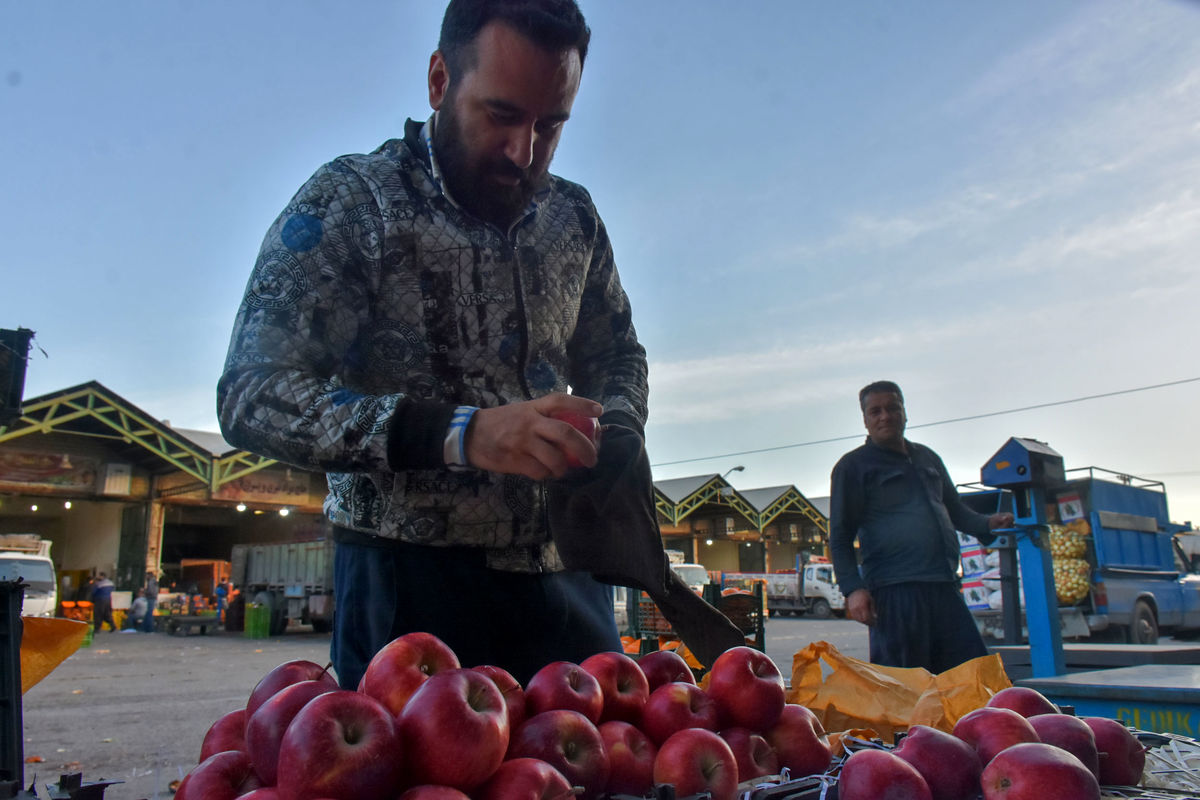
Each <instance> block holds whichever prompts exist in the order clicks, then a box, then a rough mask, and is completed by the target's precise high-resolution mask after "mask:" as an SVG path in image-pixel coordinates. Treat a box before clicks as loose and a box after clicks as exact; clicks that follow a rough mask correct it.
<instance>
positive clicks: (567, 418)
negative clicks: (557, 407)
mask: <svg viewBox="0 0 1200 800" xmlns="http://www.w3.org/2000/svg"><path fill="white" fill-rule="evenodd" d="M550 416H551V417H553V418H554V419H557V420H560V421H562V422H565V423H567V424H568V425H570V426H571V427H572V428H574V429H575V430H577V431H579V432H580V433H582V434H583V435H584V438H586V439H587V440H588V441H589V442H591V443H592V446H593V447H599V446H600V420H599V419H598V418H597V417H589V416H587V415H586V414H577V413H575V412H574V411H555V412H554V413H553V414H551V415H550ZM567 466H568V467H582V466H583V462H582V461H580V460H579V459H578V458H576V457H575V456H574V455H572V454H571V453H569V452H568V453H567Z"/></svg>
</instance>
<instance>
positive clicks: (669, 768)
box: [654, 728, 738, 800]
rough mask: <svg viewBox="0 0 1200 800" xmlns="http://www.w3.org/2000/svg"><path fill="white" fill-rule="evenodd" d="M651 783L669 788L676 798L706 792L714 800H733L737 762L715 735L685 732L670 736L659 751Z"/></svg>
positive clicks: (725, 745)
mask: <svg viewBox="0 0 1200 800" xmlns="http://www.w3.org/2000/svg"><path fill="white" fill-rule="evenodd" d="M654 782H655V783H669V784H672V785H673V786H674V787H675V794H676V795H677V796H679V797H686V796H687V795H691V794H700V793H702V792H708V793H709V794H711V795H712V798H713V800H734V798H735V797H736V796H737V785H738V772H737V761H736V760H735V759H734V757H733V751H732V750H730V749H729V745H728V744H726V743H725V740H724V739H722V738H721V737H720V736H718V735H717V734H716V733H714V732H712V731H710V730H705V729H703V728H686V729H684V730H681V731H678V732H676V733H674V734H672V735H671V738H669V739H667V740H666V741H665V742H663V745H662V747H660V748H658V755H657V756H656V757H655V758H654Z"/></svg>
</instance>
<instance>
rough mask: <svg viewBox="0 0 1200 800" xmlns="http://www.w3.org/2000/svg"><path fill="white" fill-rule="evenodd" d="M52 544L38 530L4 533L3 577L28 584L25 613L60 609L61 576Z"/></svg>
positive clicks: (0, 543)
mask: <svg viewBox="0 0 1200 800" xmlns="http://www.w3.org/2000/svg"><path fill="white" fill-rule="evenodd" d="M50 544H51V542H50V541H49V540H47V539H43V538H42V537H41V536H38V535H37V534H36V533H6V534H3V535H0V581H8V582H10V583H15V582H16V581H17V580H20V582H21V583H23V584H25V596H24V600H23V601H22V603H21V616H23V617H53V616H54V614H55V613H56V611H57V610H58V577H57V576H56V575H55V572H54V562H53V561H51V560H50Z"/></svg>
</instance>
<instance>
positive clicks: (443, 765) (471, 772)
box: [396, 669, 509, 792]
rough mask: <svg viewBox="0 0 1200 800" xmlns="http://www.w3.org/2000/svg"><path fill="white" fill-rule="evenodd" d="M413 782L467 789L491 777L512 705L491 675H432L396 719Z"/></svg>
mask: <svg viewBox="0 0 1200 800" xmlns="http://www.w3.org/2000/svg"><path fill="white" fill-rule="evenodd" d="M396 727H397V730H398V732H399V734H400V744H401V747H402V750H403V752H404V753H408V754H411V755H412V756H413V757H412V758H409V759H408V769H407V772H406V775H405V777H406V778H407V779H408V781H409V782H410V783H413V784H421V783H431V784H436V785H438V786H453V787H454V788H455V789H461V790H462V791H464V792H467V791H470V790H471V789H474V788H475V787H476V786H478V785H479V784H481V783H483V782H484V781H485V780H487V779H488V777H490V776H491V774H492V773H493V772H495V771H496V768H497V767H499V766H500V762H501V761H503V760H504V753H505V751H506V750H507V749H508V737H509V731H508V709H507V708H506V707H505V705H504V696H503V695H501V694H500V689H499V688H498V687H497V686H496V684H495V683H494V682H493V681H492V679H491V678H489V677H488V676H487V675H484V674H483V673H482V672H476V671H475V670H473V669H451V670H445V671H443V672H439V673H437V674H436V675H432V676H430V678H429V680H427V681H425V683H423V684H421V686H420V688H418V689H417V691H415V692H413V696H412V697H410V698H409V700H408V702H407V703H406V704H405V705H404V710H403V711H401V712H400V716H399V717H397V718H396Z"/></svg>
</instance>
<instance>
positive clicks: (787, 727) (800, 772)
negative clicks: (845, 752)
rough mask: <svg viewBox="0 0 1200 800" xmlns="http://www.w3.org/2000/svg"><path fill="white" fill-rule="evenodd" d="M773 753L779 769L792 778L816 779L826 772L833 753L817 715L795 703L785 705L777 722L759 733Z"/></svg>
mask: <svg viewBox="0 0 1200 800" xmlns="http://www.w3.org/2000/svg"><path fill="white" fill-rule="evenodd" d="M763 738H764V739H766V740H767V743H768V744H769V745H771V748H772V749H773V750H774V751H775V756H776V758H777V759H778V760H779V766H780V767H781V768H782V767H787V768H788V771H790V772H791V774H792V777H793V778H800V777H803V776H805V775H818V774H820V773H822V772H824V771H825V770H827V769H828V768H829V764H830V762H832V761H833V749H832V748H831V747H830V746H829V739H828V738H826V736H825V728H824V726H822V725H821V721H820V720H819V719H817V715H816V714H814V713H813V712H812V711H810V710H809V709H807V708H805V707H804V706H801V705H796V704H795V703H787V704H786V705H784V707H783V713H782V714H780V715H779V721H778V722H776V723H775V724H774V725H773V726H772V727H771V728H770V729H769V730H767V731H766V732H764V733H763Z"/></svg>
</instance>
